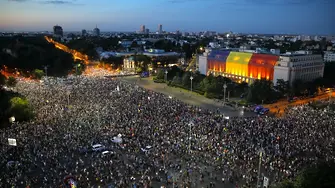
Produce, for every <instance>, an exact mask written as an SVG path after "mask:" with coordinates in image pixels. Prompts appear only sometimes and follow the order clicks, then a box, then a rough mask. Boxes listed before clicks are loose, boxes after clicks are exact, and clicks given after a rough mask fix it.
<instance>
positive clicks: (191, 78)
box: [190, 76, 193, 93]
mask: <svg viewBox="0 0 335 188" xmlns="http://www.w3.org/2000/svg"><path fill="white" fill-rule="evenodd" d="M190 80H191V93H192V89H193V82H192V80H193V76H191V77H190Z"/></svg>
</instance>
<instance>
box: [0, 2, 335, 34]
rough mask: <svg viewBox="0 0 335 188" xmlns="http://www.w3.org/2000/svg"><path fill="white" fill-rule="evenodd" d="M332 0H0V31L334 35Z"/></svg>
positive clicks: (334, 16)
mask: <svg viewBox="0 0 335 188" xmlns="http://www.w3.org/2000/svg"><path fill="white" fill-rule="evenodd" d="M334 7H335V0H0V31H51V30H52V27H53V26H54V25H56V24H58V25H60V26H62V27H63V30H64V31H80V30H82V29H86V30H92V29H93V28H94V27H95V25H96V24H97V25H98V27H99V28H100V30H101V31H135V30H139V28H140V25H145V26H146V28H149V29H150V30H151V31H156V30H157V25H158V24H162V25H163V30H166V31H176V30H180V31H205V30H210V31H212V30H213V31H217V32H225V31H233V32H242V33H289V34H330V35H335V24H334V23H335V21H334V18H335V13H334V11H333V8H334Z"/></svg>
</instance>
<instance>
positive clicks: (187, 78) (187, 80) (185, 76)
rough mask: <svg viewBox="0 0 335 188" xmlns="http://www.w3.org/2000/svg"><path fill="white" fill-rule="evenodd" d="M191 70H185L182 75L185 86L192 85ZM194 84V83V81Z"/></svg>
mask: <svg viewBox="0 0 335 188" xmlns="http://www.w3.org/2000/svg"><path fill="white" fill-rule="evenodd" d="M191 75H192V74H191V72H189V71H187V72H184V74H183V77H182V79H181V80H182V84H183V85H184V86H190V85H191V80H190V77H191ZM192 84H193V83H192Z"/></svg>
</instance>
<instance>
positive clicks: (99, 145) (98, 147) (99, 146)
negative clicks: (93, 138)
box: [92, 144, 106, 151]
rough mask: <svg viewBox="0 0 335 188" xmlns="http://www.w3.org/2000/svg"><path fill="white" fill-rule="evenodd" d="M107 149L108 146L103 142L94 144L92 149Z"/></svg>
mask: <svg viewBox="0 0 335 188" xmlns="http://www.w3.org/2000/svg"><path fill="white" fill-rule="evenodd" d="M105 149H106V147H105V146H103V145H101V144H94V145H93V146H92V151H104V150H105Z"/></svg>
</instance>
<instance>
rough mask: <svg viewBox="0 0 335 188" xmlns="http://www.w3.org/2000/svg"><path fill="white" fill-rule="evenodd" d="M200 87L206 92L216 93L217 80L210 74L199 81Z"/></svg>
mask: <svg viewBox="0 0 335 188" xmlns="http://www.w3.org/2000/svg"><path fill="white" fill-rule="evenodd" d="M200 88H201V89H202V90H203V91H204V92H207V93H217V91H218V89H219V88H218V83H217V80H216V78H215V77H214V76H213V75H212V74H210V75H208V76H207V77H206V78H204V79H203V80H202V81H201V83H200Z"/></svg>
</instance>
